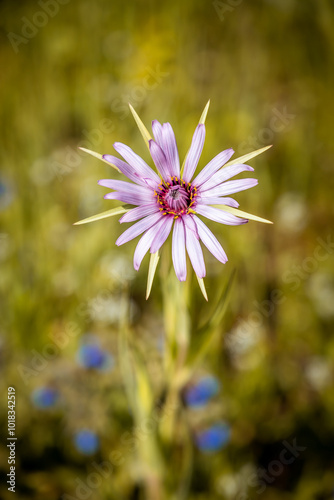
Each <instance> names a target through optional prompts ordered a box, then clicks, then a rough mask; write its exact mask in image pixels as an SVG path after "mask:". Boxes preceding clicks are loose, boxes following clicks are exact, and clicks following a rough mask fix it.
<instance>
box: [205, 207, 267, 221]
mask: <svg viewBox="0 0 334 500" xmlns="http://www.w3.org/2000/svg"><path fill="white" fill-rule="evenodd" d="M213 206H214V207H216V208H221V209H222V210H224V212H229V213H230V214H233V215H236V216H237V217H245V218H246V219H251V220H255V221H256V222H263V223H264V224H273V222H271V221H270V220H267V219H263V218H262V217H258V216H257V215H253V214H249V213H247V212H243V211H242V210H239V209H238V208H233V207H228V206H226V205H213Z"/></svg>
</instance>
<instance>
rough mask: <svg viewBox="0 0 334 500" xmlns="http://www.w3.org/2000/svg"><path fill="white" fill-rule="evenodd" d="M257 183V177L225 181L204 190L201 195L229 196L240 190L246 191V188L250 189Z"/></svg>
mask: <svg viewBox="0 0 334 500" xmlns="http://www.w3.org/2000/svg"><path fill="white" fill-rule="evenodd" d="M257 184H258V180H257V179H238V180H236V181H227V182H223V183H222V184H220V185H219V186H216V187H214V188H212V189H209V190H207V191H204V193H201V197H202V198H210V197H213V196H228V195H230V194H234V193H238V192H239V191H245V189H250V188H252V187H254V186H256V185H257Z"/></svg>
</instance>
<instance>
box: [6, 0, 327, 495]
mask: <svg viewBox="0 0 334 500" xmlns="http://www.w3.org/2000/svg"><path fill="white" fill-rule="evenodd" d="M0 25H1V49H0V61H1V68H2V71H1V79H0V89H1V92H0V99H1V101H0V106H1V123H0V128H1V148H0V158H1V173H0V217H1V229H0V261H1V273H0V285H1V290H2V300H1V302H2V313H1V316H0V349H1V351H0V352H1V377H0V384H1V389H2V390H1V393H2V396H1V399H2V401H1V423H2V427H3V433H2V439H1V448H0V463H1V472H2V477H3V479H4V481H3V483H2V486H1V492H0V495H1V497H2V498H12V496H11V495H13V493H10V492H8V490H7V487H8V485H6V480H7V478H6V474H7V473H8V471H9V465H8V463H7V457H8V448H6V437H7V407H6V393H7V387H8V386H13V387H15V389H16V400H17V413H16V419H17V430H16V432H17V437H18V441H17V462H16V489H17V493H16V495H17V498H20V499H28V498H32V499H36V500H37V499H38V500H39V499H43V500H44V499H48V500H56V499H58V498H63V499H66V498H78V499H79V498H91V499H117V500H119V499H123V498H124V499H137V498H145V494H144V492H143V487H142V484H141V480H140V478H141V471H140V461H138V458H137V455H136V451H134V452H131V451H130V452H129V453H128V454H127V455H126V458H125V459H124V461H123V462H122V463H121V464H116V463H115V464H114V465H115V467H114V470H113V472H112V477H111V478H107V479H103V480H102V479H101V477H102V476H101V475H100V476H99V481H98V484H97V483H95V486H94V485H93V486H92V485H90V486H88V487H87V486H86V490H85V488H84V487H83V486H82V484H83V483H84V484H86V485H87V477H89V474H91V473H92V471H94V466H92V462H94V461H95V463H101V462H102V461H104V460H107V457H108V456H109V454H110V451H111V450H120V449H121V448H122V446H124V443H123V444H122V443H121V436H124V433H125V432H130V433H131V432H132V429H133V421H132V417H131V412H130V411H129V406H128V402H127V399H126V395H125V391H124V386H123V382H122V373H121V369H120V366H121V362H120V361H121V360H120V359H119V355H118V345H117V344H118V338H119V333H120V332H119V330H120V322H122V321H123V319H124V317H126V318H127V321H128V323H129V325H128V326H129V329H130V330H131V332H132V335H133V338H135V339H136V340H135V342H136V348H137V349H138V350H139V351H140V352H141V353H142V356H143V359H144V363H145V364H146V366H147V370H148V372H149V374H150V376H151V378H152V380H153V381H154V391H155V397H157V398H159V397H162V396H161V394H162V393H163V385H164V381H163V375H162V374H163V362H162V358H163V349H164V343H163V337H164V324H163V320H162V301H163V296H162V294H161V291H160V285H163V283H162V282H161V280H159V276H157V278H156V280H155V283H154V285H153V290H152V295H151V298H150V299H149V300H148V301H147V302H146V301H145V288H146V276H147V268H148V258H147V257H146V259H145V261H144V263H143V265H142V267H141V269H140V271H139V272H138V273H136V272H135V271H134V270H133V267H132V256H133V251H134V248H135V244H136V243H135V242H131V243H129V244H127V245H125V246H124V247H121V248H117V247H116V246H115V241H116V239H117V237H118V236H119V234H120V233H121V231H122V229H123V228H121V226H120V225H119V223H118V221H117V220H116V219H106V220H102V221H99V222H96V223H94V224H91V225H87V226H73V225H72V224H73V223H74V222H75V221H77V220H79V219H82V218H84V217H88V216H90V215H93V214H95V213H98V212H100V211H103V210H107V209H109V208H112V207H113V206H117V202H111V201H107V200H103V195H104V194H105V190H104V189H103V188H101V187H100V186H98V185H97V181H98V180H99V179H101V178H106V177H109V176H110V177H111V176H112V175H113V172H112V170H111V169H110V168H109V167H108V166H107V165H106V164H104V163H102V162H99V161H98V160H96V159H94V158H92V157H89V156H88V155H84V154H83V153H82V152H81V151H79V150H78V149H77V146H78V145H82V146H84V147H87V148H89V149H92V150H95V151H98V152H101V153H110V154H114V150H113V147H112V145H113V143H114V142H115V141H120V142H124V143H125V144H129V145H130V146H131V147H132V148H133V149H134V150H135V151H136V152H137V153H139V154H140V155H142V156H143V157H144V158H145V159H146V161H149V158H148V152H147V150H146V147H145V145H144V143H143V141H142V138H141V137H140V134H139V131H138V129H137V127H136V125H135V123H134V120H133V118H132V116H131V114H130V112H129V110H128V107H127V103H128V102H131V103H132V105H133V106H134V107H135V109H136V110H137V111H138V113H139V114H140V116H141V118H142V120H143V121H144V123H145V124H146V126H147V127H149V126H150V122H151V121H152V120H153V119H158V120H159V121H161V122H164V121H169V122H170V123H171V124H172V126H173V127H174V130H175V133H176V137H177V142H178V147H179V151H180V156H181V159H182V158H183V157H184V155H185V153H186V151H187V149H188V146H189V144H190V141H191V137H192V133H193V130H194V128H195V126H196V124H197V122H198V120H199V117H200V114H201V112H202V110H203V108H204V106H205V104H206V102H207V100H208V99H211V107H210V110H209V114H208V118H207V122H206V124H207V139H206V144H205V147H204V151H203V155H202V158H201V161H200V165H201V166H202V167H203V166H204V165H205V164H206V162H207V161H209V160H210V159H211V158H212V157H213V156H214V155H216V154H217V153H218V152H220V151H221V150H223V149H226V148H229V147H233V148H234V149H235V151H236V154H237V155H238V156H240V155H242V154H244V153H247V152H249V151H252V150H254V149H258V148H260V147H263V146H265V145H268V144H273V147H272V148H271V149H270V150H269V151H267V152H266V153H265V154H263V155H262V156H259V157H258V158H255V159H254V160H252V161H251V162H250V163H251V165H252V166H253V167H254V168H255V176H256V177H257V178H258V179H259V185H258V186H257V187H256V188H254V189H252V190H250V191H249V192H244V193H241V194H239V195H237V196H236V198H237V200H238V201H239V202H240V208H241V209H242V210H245V211H248V212H251V213H256V214H257V215H260V216H262V217H265V218H268V219H270V220H273V221H274V225H273V226H268V225H261V224H258V223H256V222H249V224H247V225H246V226H240V227H229V226H220V225H219V224H215V223H212V224H211V225H210V227H211V229H212V230H213V231H214V232H215V234H217V235H218V237H219V239H220V241H221V242H222V244H223V246H224V248H225V250H226V252H227V254H228V257H229V262H228V263H227V264H226V265H225V266H223V265H221V264H219V263H218V262H216V261H215V260H214V259H213V258H210V255H209V253H208V252H206V253H205V259H206V263H207V271H208V278H207V279H206V285H207V290H208V295H209V303H208V304H207V303H206V302H205V301H204V300H203V298H202V297H201V293H200V291H199V289H198V287H197V284H196V280H193V281H192V284H193V286H191V298H190V305H189V310H190V313H191V317H192V320H193V324H194V332H193V333H194V338H193V345H194V349H196V346H197V347H198V348H199V346H200V345H201V341H202V337H201V332H199V333H198V335H197V336H196V331H197V330H196V328H195V326H196V325H197V324H200V323H202V322H204V321H205V320H206V319H208V318H210V316H211V315H212V314H213V311H214V308H215V306H216V304H217V302H218V301H219V296H220V295H219V294H220V291H221V290H222V289H223V286H224V285H225V284H226V282H227V280H228V279H229V276H230V275H231V273H232V271H233V269H236V279H235V282H234V285H233V289H232V293H231V297H230V301H229V305H228V308H227V312H226V315H225V316H224V320H223V321H222V322H221V323H219V325H218V326H217V329H218V333H219V338H218V340H216V341H215V345H214V349H212V350H211V351H210V353H209V355H208V356H207V357H206V358H205V360H203V362H202V364H201V366H200V367H199V368H198V370H199V371H198V376H200V374H201V373H211V374H214V376H215V377H216V378H217V379H218V380H219V381H220V384H221V390H220V393H219V395H217V396H216V397H215V399H214V400H212V401H211V402H210V404H209V405H208V406H206V407H205V408H204V409H202V410H200V411H197V410H196V411H193V412H192V411H191V410H189V409H188V410H185V411H187V412H188V413H189V415H188V413H187V418H188V422H189V428H190V429H192V431H191V432H195V431H196V429H198V428H202V427H203V426H204V427H205V426H207V425H209V424H210V423H212V422H214V421H215V420H219V419H223V420H224V421H225V422H228V424H229V426H230V428H231V437H230V440H229V442H228V443H227V444H226V445H225V446H224V447H223V448H222V449H220V450H218V451H217V452H215V453H210V454H206V453H203V450H202V451H201V450H200V449H198V447H196V445H195V444H194V446H193V451H192V462H191V463H190V459H189V462H187V461H186V462H185V463H186V470H187V474H188V476H189V477H188V479H189V490H187V491H188V493H186V494H184V493H182V491H180V492H179V496H177V495H176V493H175V496H173V495H172V493H170V496H169V497H167V498H189V499H194V500H195V499H196V500H197V499H204V498H210V499H211V498H212V499H220V498H222V499H227V500H230V499H231V500H233V499H236V500H242V499H247V498H266V499H269V500H276V499H284V500H285V499H286V500H290V499H291V500H292V499H301V500H308V499H317V500H326V499H329V498H333V496H334V458H333V457H334V392H333V390H332V381H333V356H334V340H333V317H334V276H333V270H334V266H333V253H334V248H333V246H334V245H333V242H334V235H333V232H332V216H333V187H334V186H333V152H334V151H333V150H334V141H333V126H332V123H333V116H334V100H333V89H334V78H333V74H334V64H333V54H334V51H333V49H334V7H333V3H332V2H331V1H330V0H308V1H303V2H302V1H297V0H252V1H248V0H240V1H239V0H221V1H214V2H205V1H199V0H193V1H192V2H190V1H188V0H187V1H184V2H178V1H176V0H169V1H161V2H148V1H146V2H144V1H142V0H139V1H137V2H121V1H118V0H115V1H114V2H108V1H107V0H97V1H96V2H92V1H89V0H69V1H68V0H62V1H61V0H49V1H47V0H45V1H43V0H41V1H40V2H37V1H30V0H25V1H24V0H21V1H20V2H15V3H14V2H10V1H9V0H2V1H1V2H0ZM188 269H189V268H188ZM192 279H193V278H192ZM176 314H177V312H176ZM122 318H123V319H122ZM92 339H93V340H92ZM91 341H92V342H93V343H94V342H96V343H97V345H98V346H100V348H101V350H102V351H103V352H104V353H108V356H109V358H108V359H109V364H108V363H107V365H106V366H104V368H103V370H100V369H95V368H94V367H90V368H89V367H88V368H87V366H86V367H85V366H83V363H82V359H81V358H80V348H82V346H83V345H85V343H87V342H88V344H89V342H91ZM78 349H79V351H78ZM81 355H82V352H81ZM80 359H81V361H80ZM107 361H108V360H107ZM43 388H48V390H49V391H51V393H50V394H51V396H50V394H49V398H50V399H49V400H47V401H45V400H44V402H43V401H42V402H41V401H40V397H41V394H40V392H38V391H41V390H42V389H43ZM36 391H37V392H36ZM52 391H53V392H52ZM42 399H43V398H42ZM82 429H88V430H90V432H92V435H93V438H92V439H93V442H92V443H91V444H92V446H91V449H90V450H87V449H86V450H85V452H84V453H83V452H82V449H81V451H80V445H78V443H77V441H75V436H77V435H78V434H77V433H78V432H80V431H81V430H82ZM180 432H181V431H180ZM94 436H95V437H94ZM94 439H95V441H94ZM294 440H295V442H297V444H298V446H299V447H302V448H303V450H302V451H298V452H296V456H295V460H293V462H292V463H289V464H285V465H283V466H282V464H281V461H280V458H279V457H280V454H281V452H282V450H283V449H284V446H285V445H284V444H283V442H285V441H287V442H288V443H290V444H293V442H294ZM86 444H87V443H86ZM176 453H177V452H176ZM297 455H298V456H297ZM289 456H291V455H289ZM116 462H117V460H116ZM275 463H276V465H275ZM166 464H167V465H168V468H167V469H168V472H167V475H168V474H170V476H171V477H173V475H175V474H176V469H175V468H177V466H178V462H177V461H176V462H173V461H171V462H169V463H168V457H167V461H166ZM273 464H274V465H273ZM277 464H278V465H277ZM280 464H281V465H280ZM173 467H174V468H173ZM282 467H283V468H282ZM260 469H262V470H264V471H265V473H266V474H267V475H266V477H267V479H264V476H261V471H260V472H259V470H260ZM185 474H186V473H185ZM262 474H263V471H262ZM257 475H258V476H259V477H260V478H261V477H262V480H261V481H262V483H261V482H259V479H256V478H257ZM80 481H82V482H83V483H81V482H80ZM171 481H172V480H171V479H170V480H169V483H168V484H170V482H171ZM92 483H93V480H92ZM78 485H81V487H82V490H77V491H76V488H78ZM261 485H262V486H261ZM263 485H264V486H263ZM87 488H88V489H87ZM171 490H172V489H171ZM80 491H81V493H80ZM64 494H67V495H69V497H66V496H65V497H64V496H63V495H64ZM80 495H81V496H80ZM85 495H86V496H85ZM182 495H183V496H182Z"/></svg>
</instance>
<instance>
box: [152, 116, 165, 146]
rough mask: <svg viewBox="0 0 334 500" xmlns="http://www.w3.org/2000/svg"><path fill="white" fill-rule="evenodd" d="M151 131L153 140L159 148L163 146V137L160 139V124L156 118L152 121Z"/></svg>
mask: <svg viewBox="0 0 334 500" xmlns="http://www.w3.org/2000/svg"><path fill="white" fill-rule="evenodd" d="M152 131H153V136H154V140H155V142H156V143H157V144H159V146H160V147H161V148H163V139H162V125H161V123H160V122H158V120H153V121H152Z"/></svg>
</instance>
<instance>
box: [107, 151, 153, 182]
mask: <svg viewBox="0 0 334 500" xmlns="http://www.w3.org/2000/svg"><path fill="white" fill-rule="evenodd" d="M114 148H115V150H116V151H117V153H119V154H120V155H121V156H123V158H124V160H125V161H127V162H128V163H129V164H130V165H131V167H133V168H134V170H135V171H136V172H137V174H138V175H139V176H140V177H148V178H149V179H152V180H153V181H155V182H157V183H158V184H159V183H160V179H159V176H158V175H157V174H156V173H155V172H154V171H153V170H152V169H151V167H149V166H148V165H147V163H146V162H145V161H144V160H143V159H142V158H141V157H140V156H139V155H137V154H136V153H135V152H134V151H132V149H131V148H129V146H127V145H126V144H122V143H121V142H115V144H114Z"/></svg>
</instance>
